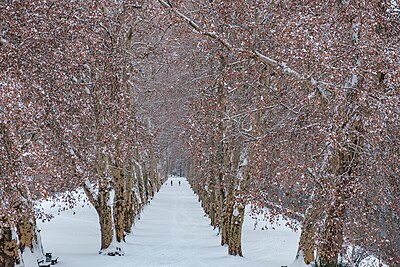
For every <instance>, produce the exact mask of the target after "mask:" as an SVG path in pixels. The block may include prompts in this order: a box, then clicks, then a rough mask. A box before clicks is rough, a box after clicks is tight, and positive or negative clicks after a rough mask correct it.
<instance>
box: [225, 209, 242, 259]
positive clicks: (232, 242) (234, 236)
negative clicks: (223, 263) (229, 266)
mask: <svg viewBox="0 0 400 267" xmlns="http://www.w3.org/2000/svg"><path fill="white" fill-rule="evenodd" d="M243 220H244V206H243V205H242V204H238V205H235V207H234V210H233V213H232V219H231V230H230V237H229V250H228V253H229V255H235V256H236V255H239V256H240V257H243V253H242V226H243Z"/></svg>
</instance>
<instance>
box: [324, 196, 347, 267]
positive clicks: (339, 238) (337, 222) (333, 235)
mask: <svg viewBox="0 0 400 267" xmlns="http://www.w3.org/2000/svg"><path fill="white" fill-rule="evenodd" d="M339 190H340V189H339ZM344 207H345V205H344V198H343V196H335V200H334V202H333V203H332V204H331V206H330V207H329V210H328V214H327V217H326V221H325V229H324V230H325V231H324V237H323V238H324V239H323V242H322V244H321V246H320V249H319V250H318V254H319V255H318V258H319V264H320V266H336V265H337V263H338V262H337V260H338V256H339V254H340V251H341V250H342V244H343V226H344V220H345V218H344V217H345V216H344V215H345V214H344V211H345V208H344Z"/></svg>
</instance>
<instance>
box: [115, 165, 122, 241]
mask: <svg viewBox="0 0 400 267" xmlns="http://www.w3.org/2000/svg"><path fill="white" fill-rule="evenodd" d="M113 176H114V190H115V195H114V209H113V212H114V214H113V215H114V227H115V238H116V239H117V242H122V241H123V240H124V235H125V233H124V230H125V222H124V216H125V201H124V196H125V186H124V185H125V175H124V170H123V168H122V164H117V165H116V166H115V168H114V171H113Z"/></svg>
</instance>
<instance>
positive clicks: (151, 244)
mask: <svg viewBox="0 0 400 267" xmlns="http://www.w3.org/2000/svg"><path fill="white" fill-rule="evenodd" d="M171 179H172V180H173V186H171V182H170V181H171ZM179 181H180V182H181V185H180V186H179V184H178V183H179ZM140 216H141V217H140V220H138V221H137V222H136V225H135V226H134V227H133V229H132V234H130V235H129V236H127V237H126V243H125V244H123V246H124V250H125V256H124V257H108V256H101V255H97V254H96V249H98V247H99V246H100V244H99V243H100V242H99V232H98V231H99V230H98V229H99V226H98V221H97V217H96V214H95V212H94V210H93V208H91V207H87V206H85V207H81V208H78V209H76V210H75V214H73V213H72V212H65V213H62V214H61V216H58V217H56V218H55V219H54V221H57V222H54V223H52V222H50V223H47V224H40V227H41V228H42V229H43V231H42V236H43V241H44V246H45V249H46V250H47V251H52V252H54V253H55V254H57V255H59V256H60V263H59V264H58V267H63V266H73V267H81V266H82V267H83V266H85V267H88V266H93V267H128V266H143V267H151V266H154V267H155V266H165V267H167V266H168V267H179V266H182V267H189V266H193V267H195V266H199V267H200V266H207V267H211V266H229V267H231V266H243V267H245V266H246V267H247V266H249V267H251V266H254V267H257V266H264V267H265V266H271V267H275V266H276V267H280V266H281V265H288V264H290V263H291V261H293V258H294V255H293V254H294V253H295V250H296V245H297V242H298V239H297V238H298V233H293V232H292V231H291V230H289V229H286V228H284V227H277V228H278V229H277V230H270V231H261V230H259V229H258V230H256V231H253V230H252V228H253V227H252V222H251V221H250V220H249V221H248V222H246V221H245V225H244V227H245V231H244V232H243V239H244V240H243V243H244V244H243V246H244V248H243V251H244V254H245V255H244V256H245V257H244V258H241V257H234V256H229V255H227V248H226V247H222V246H220V244H219V243H220V237H219V236H217V235H216V234H217V232H216V231H213V230H212V227H211V226H210V225H209V222H210V221H209V219H208V218H207V217H205V216H204V212H203V210H202V208H201V206H200V203H199V202H198V201H197V196H196V195H195V194H194V193H193V191H192V190H191V189H190V186H189V184H188V182H187V181H186V180H185V179H184V178H170V179H169V180H168V181H167V182H166V183H165V184H164V185H163V186H162V187H161V189H160V191H159V192H158V193H157V194H156V195H155V197H154V199H153V200H152V201H151V203H150V205H148V206H146V207H145V209H144V211H143V212H142V214H141V215H140ZM246 223H247V224H246Z"/></svg>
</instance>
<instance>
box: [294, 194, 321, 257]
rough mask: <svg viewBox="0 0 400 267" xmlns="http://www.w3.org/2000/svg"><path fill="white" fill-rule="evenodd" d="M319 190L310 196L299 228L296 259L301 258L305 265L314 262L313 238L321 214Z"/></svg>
mask: <svg viewBox="0 0 400 267" xmlns="http://www.w3.org/2000/svg"><path fill="white" fill-rule="evenodd" d="M322 194H323V192H322V191H321V190H317V189H315V190H314V192H313V195H312V199H311V204H310V205H309V207H308V208H307V210H306V213H305V215H304V220H303V223H302V226H301V235H300V242H299V247H298V250H297V255H296V259H299V258H300V257H302V260H303V262H304V263H306V264H310V263H311V262H314V261H315V255H314V250H315V236H316V234H317V227H318V225H317V224H318V222H319V221H320V219H321V215H322V213H323V210H322Z"/></svg>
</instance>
